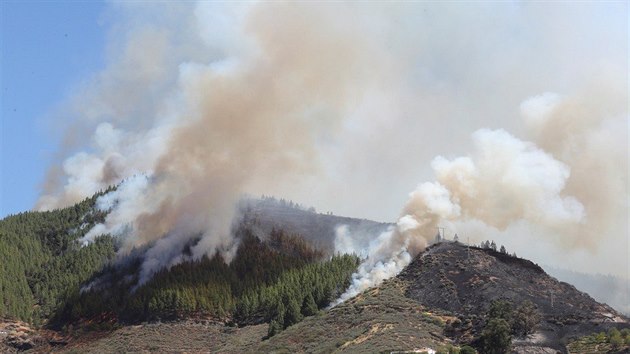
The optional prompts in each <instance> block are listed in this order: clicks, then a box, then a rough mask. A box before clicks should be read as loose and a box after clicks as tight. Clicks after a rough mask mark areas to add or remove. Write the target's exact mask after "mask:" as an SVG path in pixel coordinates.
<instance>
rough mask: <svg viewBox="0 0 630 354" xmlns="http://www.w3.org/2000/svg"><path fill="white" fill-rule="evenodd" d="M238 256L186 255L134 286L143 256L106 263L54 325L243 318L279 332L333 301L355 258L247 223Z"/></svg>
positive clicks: (239, 320)
mask: <svg viewBox="0 0 630 354" xmlns="http://www.w3.org/2000/svg"><path fill="white" fill-rule="evenodd" d="M236 235H237V237H238V238H239V239H240V240H241V243H240V246H239V248H238V251H237V252H236V255H235V257H234V259H233V260H232V262H230V263H229V264H228V263H226V262H225V261H224V259H223V257H221V255H220V254H216V255H215V256H214V257H212V258H209V257H203V258H202V259H200V260H197V261H187V262H184V263H181V264H179V265H176V266H174V267H172V268H170V269H168V270H162V271H161V272H159V273H157V274H156V275H155V276H154V277H153V278H152V279H151V280H150V281H149V282H147V283H146V284H143V285H141V286H140V287H137V288H136V282H137V279H136V278H135V277H136V276H137V267H138V264H139V262H131V263H130V265H129V266H128V267H126V268H120V267H118V268H115V267H107V268H106V269H104V270H103V271H102V272H100V274H99V275H98V276H97V278H96V279H99V278H103V277H105V278H106V280H105V281H99V284H98V285H95V286H94V287H92V288H91V289H90V290H87V291H83V292H80V291H79V290H78V289H76V290H75V292H74V293H73V294H72V296H70V297H69V298H68V301H67V303H66V305H65V306H63V307H62V308H61V309H60V312H59V313H58V315H57V316H56V318H55V323H58V324H67V323H74V322H76V321H80V320H83V319H88V320H92V319H98V320H103V319H105V320H106V321H111V320H117V321H120V322H123V323H135V322H139V321H146V320H157V319H160V320H164V319H177V318H185V317H188V316H205V317H211V318H214V319H218V320H222V321H227V322H233V323H238V324H253V323H262V322H269V321H272V324H273V325H272V327H273V328H272V329H270V334H274V333H276V332H278V331H280V330H282V329H284V328H286V327H288V326H290V325H291V324H293V323H297V322H299V321H300V320H301V319H302V318H303V317H304V316H309V315H313V314H315V313H316V312H317V311H318V309H320V308H323V307H325V306H327V305H328V304H329V303H330V301H332V300H334V299H335V298H336V297H337V296H339V294H340V293H341V292H343V291H344V290H345V288H346V287H347V286H348V285H349V280H350V276H351V274H352V273H353V272H354V270H355V269H356V267H357V265H358V259H357V258H356V257H355V256H349V255H344V256H334V257H332V258H330V259H324V255H323V254H322V253H321V252H320V251H318V250H316V249H313V248H312V247H311V246H309V245H308V244H307V243H306V242H305V241H304V240H303V239H302V238H301V237H299V236H295V235H287V234H285V233H284V232H282V231H279V230H273V231H272V233H271V235H269V236H268V238H267V240H265V241H261V240H260V239H259V238H257V237H255V236H254V235H253V234H252V232H251V230H250V229H249V228H246V227H243V228H241V229H239V230H238V231H237V232H236Z"/></svg>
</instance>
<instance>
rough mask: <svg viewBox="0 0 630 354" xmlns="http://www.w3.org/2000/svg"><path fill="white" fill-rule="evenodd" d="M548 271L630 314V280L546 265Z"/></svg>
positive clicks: (598, 299)
mask: <svg viewBox="0 0 630 354" xmlns="http://www.w3.org/2000/svg"><path fill="white" fill-rule="evenodd" d="M544 268H545V270H546V271H547V273H549V274H551V275H552V276H554V277H556V278H558V279H559V280H562V281H564V282H567V283H569V284H571V285H573V286H575V287H576V288H578V289H579V290H580V291H584V292H586V293H588V294H589V295H590V296H592V297H593V298H594V299H595V300H597V301H599V302H603V303H605V304H608V305H610V306H612V307H614V308H615V309H616V310H618V311H621V312H622V313H623V314H625V315H626V316H630V280H628V279H622V278H619V277H615V276H612V275H603V274H586V273H580V272H574V271H572V270H568V269H562V268H556V267H550V266H544Z"/></svg>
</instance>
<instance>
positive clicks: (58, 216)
mask: <svg viewBox="0 0 630 354" xmlns="http://www.w3.org/2000/svg"><path fill="white" fill-rule="evenodd" d="M99 195H100V194H97V195H95V196H93V197H91V198H88V199H86V200H84V201H82V202H80V203H78V204H76V205H74V206H72V207H69V208H65V209H60V210H54V211H49V212H25V213H20V214H17V215H12V216H9V217H6V218H5V219H3V220H0V260H1V261H0V316H1V317H11V318H18V319H22V320H25V321H29V322H31V323H34V324H39V323H40V322H41V321H42V319H45V318H47V317H49V316H50V315H51V314H52V313H53V311H55V309H56V308H57V306H58V305H59V304H61V303H63V302H65V300H66V297H67V294H68V290H69V289H73V288H77V287H78V286H79V284H81V283H82V282H84V281H86V280H88V279H89V278H90V277H91V276H92V275H93V274H94V272H95V271H97V270H99V269H101V268H102V266H103V264H104V263H105V262H106V261H107V260H108V259H110V258H111V257H112V256H113V255H114V242H113V240H112V239H111V238H110V237H108V236H103V237H101V238H99V239H98V240H97V241H96V242H94V243H92V244H90V245H89V246H86V247H81V246H80V245H79V244H78V243H77V242H76V240H77V239H78V238H80V237H82V236H83V235H84V234H85V232H87V230H89V229H90V227H91V226H92V225H93V224H94V223H95V222H97V221H100V220H102V218H103V217H104V215H103V214H102V213H99V212H96V211H95V210H94V209H93V205H94V202H95V200H96V198H97V197H98V196H99Z"/></svg>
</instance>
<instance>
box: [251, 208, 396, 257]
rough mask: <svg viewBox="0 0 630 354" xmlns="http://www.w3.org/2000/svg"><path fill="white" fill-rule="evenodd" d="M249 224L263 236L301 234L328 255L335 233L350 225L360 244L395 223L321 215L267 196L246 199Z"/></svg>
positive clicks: (332, 246) (309, 209)
mask: <svg viewBox="0 0 630 354" xmlns="http://www.w3.org/2000/svg"><path fill="white" fill-rule="evenodd" d="M240 209H241V211H242V214H243V220H244V223H245V224H248V225H253V227H254V229H256V230H258V231H259V233H260V234H262V235H265V234H269V232H271V230H272V229H273V228H278V229H282V230H284V231H285V232H288V233H293V234H298V235H301V236H302V237H304V238H305V239H306V240H308V241H309V242H310V243H311V244H313V245H314V246H315V247H316V248H318V249H320V250H323V251H325V252H327V253H332V252H333V251H334V240H335V230H336V228H337V227H338V226H341V225H346V226H347V227H348V231H349V232H350V233H351V234H352V235H353V237H354V238H357V242H361V241H365V243H366V244H367V242H368V241H369V239H370V238H371V237H374V235H378V234H380V233H381V232H383V231H385V230H386V229H387V228H388V227H389V226H390V225H391V224H388V223H380V222H375V221H371V220H366V219H356V218H350V217H343V216H337V215H333V214H330V213H317V212H316V211H315V209H314V208H312V207H311V208H304V207H301V206H300V205H298V204H294V203H293V202H290V201H285V200H283V199H280V200H278V199H276V198H273V197H265V198H263V199H245V200H243V201H242V202H241V207H240Z"/></svg>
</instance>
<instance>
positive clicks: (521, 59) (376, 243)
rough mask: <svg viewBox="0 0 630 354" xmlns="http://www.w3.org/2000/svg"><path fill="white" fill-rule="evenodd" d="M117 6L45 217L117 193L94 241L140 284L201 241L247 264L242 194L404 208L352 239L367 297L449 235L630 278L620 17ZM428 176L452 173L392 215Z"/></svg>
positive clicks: (342, 243) (348, 241) (411, 7)
mask: <svg viewBox="0 0 630 354" xmlns="http://www.w3.org/2000/svg"><path fill="white" fill-rule="evenodd" d="M620 6H621V7H624V6H625V5H620ZM109 11H110V16H111V17H113V18H116V19H118V21H117V22H115V23H114V24H112V26H111V34H110V44H109V47H108V55H109V56H108V62H107V66H106V68H105V69H104V70H103V71H102V72H100V73H98V74H97V75H96V76H95V77H94V78H93V79H92V80H91V81H89V82H87V83H85V84H84V86H81V87H80V88H79V90H78V91H79V92H77V94H76V95H75V97H73V98H72V99H71V100H70V101H69V103H68V104H67V107H66V111H67V115H68V116H70V117H73V118H74V120H73V121H72V122H71V125H70V127H71V128H70V129H69V132H68V134H67V136H66V138H65V141H64V148H63V150H62V152H61V153H60V154H61V156H62V162H61V163H59V164H58V165H59V166H61V168H60V169H59V168H54V167H53V168H52V169H51V171H50V173H49V176H48V179H47V181H46V183H45V186H44V187H45V190H44V193H43V194H42V197H41V198H40V200H39V201H38V204H37V208H38V209H42V210H45V209H51V208H56V207H61V206H65V205H69V204H71V203H73V202H76V201H78V200H80V199H82V198H85V197H88V196H90V195H92V194H94V193H95V192H97V191H99V190H104V189H105V188H107V187H108V186H110V185H116V184H118V185H119V186H118V189H117V190H116V191H114V192H111V193H109V194H108V195H105V196H103V197H101V198H99V200H98V202H97V207H98V208H100V209H102V210H110V212H109V214H108V216H107V218H106V220H105V222H104V223H103V224H99V225H96V226H95V227H94V228H93V229H92V230H90V231H89V232H88V233H87V235H86V236H85V237H84V238H83V241H84V242H91V240H93V239H94V238H95V237H98V236H99V235H101V234H106V233H109V234H112V235H115V236H117V237H118V238H119V240H120V242H121V245H122V247H121V249H120V256H125V255H126V254H129V253H130V252H131V251H132V250H133V249H134V248H135V249H138V248H140V247H147V251H146V254H145V262H144V264H143V267H142V272H143V274H142V279H144V280H146V279H147V278H148V277H149V276H150V275H151V274H152V273H153V272H154V271H155V270H157V269H159V268H160V267H164V266H169V265H172V264H176V263H178V262H180V261H182V257H183V256H182V250H183V248H184V247H185V245H186V244H189V243H190V242H194V244H193V247H192V257H200V256H201V255H203V254H212V253H213V252H215V251H217V250H218V251H221V252H223V253H224V255H225V256H226V258H228V259H229V257H230V254H231V253H232V252H233V251H234V247H235V246H236V242H237V241H235V240H234V239H233V238H232V237H231V234H230V228H231V223H232V220H233V219H234V216H235V212H236V211H235V204H236V202H237V200H238V199H239V198H240V196H241V195H242V194H244V193H251V194H254V195H256V194H260V193H264V194H275V195H281V196H285V197H289V198H291V199H293V200H300V201H301V202H303V203H305V204H309V205H316V206H318V207H319V208H320V209H325V210H334V211H336V212H337V213H341V214H347V215H352V216H361V217H369V218H375V219H380V220H388V219H390V220H391V219H393V218H395V217H398V216H399V219H398V221H397V223H396V225H395V226H394V227H393V228H392V229H391V230H389V231H388V232H386V233H384V234H382V235H374V237H372V239H371V240H370V242H368V243H361V242H358V241H356V239H361V240H363V239H365V237H361V238H358V237H355V236H353V235H350V234H349V233H348V232H347V230H344V229H343V228H340V229H339V230H338V240H337V241H338V242H337V245H338V250H340V251H344V250H345V251H355V252H357V253H361V254H363V255H364V256H365V257H366V261H365V263H364V264H362V265H361V267H360V269H359V272H358V273H357V275H356V276H355V285H354V286H353V289H354V290H351V291H358V290H357V289H363V288H365V287H366V286H369V285H370V284H372V285H373V284H376V283H378V282H379V281H381V280H382V279H384V278H386V277H388V276H391V275H392V274H395V273H396V272H398V271H399V270H400V269H401V268H402V267H403V266H404V265H405V264H407V263H408V262H409V261H410V260H411V258H412V257H413V256H414V255H416V254H417V253H418V252H419V251H421V250H422V249H423V248H424V247H426V244H427V241H429V240H431V239H432V238H433V236H434V235H435V233H436V232H437V229H436V227H437V226H438V225H439V226H446V227H448V229H449V231H450V232H455V231H458V232H460V233H461V234H462V235H465V236H466V237H470V238H471V240H473V241H475V240H477V241H479V240H481V239H485V238H490V237H495V236H496V237H503V239H502V241H504V242H505V243H506V245H508V246H512V247H513V248H517V249H518V250H519V253H523V255H528V254H527V253H526V252H525V251H521V250H522V249H524V248H526V246H527V245H529V244H531V242H534V241H532V240H535V242H540V243H541V244H545V245H546V246H547V247H546V248H545V249H547V250H550V251H546V252H547V253H546V254H544V255H542V256H541V257H544V258H547V260H549V259H556V258H558V259H559V262H566V264H567V265H568V266H571V267H580V266H583V267H584V264H585V262H583V261H584V259H587V258H588V257H592V256H593V255H597V257H599V259H600V260H601V262H598V263H597V265H596V266H598V267H601V268H599V269H594V270H599V271H605V270H608V271H614V272H617V274H622V275H623V276H626V277H627V271H626V270H625V269H624V268H627V262H626V261H625V259H627V254H628V252H627V250H626V248H627V240H625V241H624V239H625V238H624V236H625V235H627V211H628V172H627V124H628V114H627V107H626V101H627V88H626V86H625V85H626V84H625V80H623V79H620V78H622V77H627V75H620V74H619V73H620V72H621V71H623V72H625V70H627V67H626V66H627V60H626V59H627V58H626V55H627V51H626V50H625V49H627V48H626V47H624V46H627V43H626V42H627V41H625V37H626V27H625V25H626V22H624V21H623V20H619V19H618V18H617V17H613V18H612V19H611V18H609V17H608V15H609V13H610V12H611V11H612V12H613V13H624V12H623V10H618V9H617V10H615V9H613V10H611V9H608V8H603V7H602V8H600V7H592V8H591V7H588V8H585V7H580V6H574V7H567V6H565V5H560V4H550V5H547V6H542V5H540V4H490V3H488V4H458V5H457V6H455V5H453V4H428V3H417V4H400V5H397V6H389V5H386V4H362V5H355V4H344V3H334V4H326V5H323V4H315V3H299V4H288V3H258V4H237V5H230V4H218V3H208V2H200V3H197V4H193V3H183V4H176V3H173V4H163V6H154V5H151V4H143V3H113V4H112V5H111V6H110V9H109ZM594 15H597V16H604V17H603V18H606V21H605V26H603V25H602V23H600V22H598V20H597V18H599V17H597V16H594ZM575 38H581V40H580V41H575ZM572 39H573V41H572ZM618 43H622V45H621V46H619V45H618ZM576 53H577V54H576ZM593 63H597V64H596V65H593ZM549 90H552V91H557V92H560V93H561V94H555V93H545V92H547V91H549ZM532 95H535V96H532ZM537 95H539V96H537ZM528 97H529V98H528ZM521 102H522V104H520V103H521ZM519 104H520V113H521V118H522V119H519V118H518V110H519ZM471 132H474V133H473V135H472V139H470V133H471ZM85 137H89V138H88V139H86V138H85ZM465 152H470V153H469V154H466V153H465ZM437 155H440V156H438V157H435V158H433V156H437ZM459 155H464V156H462V157H457V158H452V157H449V156H459ZM431 158H433V160H432V162H431V167H432V170H433V171H432V172H433V174H434V177H431V175H430V173H428V172H427V170H428V169H427V168H425V166H428V162H429V161H431ZM420 180H434V181H433V182H427V183H422V184H420V185H419V186H418V187H417V189H416V190H415V191H413V192H412V193H411V195H410V196H409V200H408V201H407V203H406V204H405V206H404V208H403V210H402V212H401V213H400V214H398V215H396V214H395V213H398V212H399V210H400V204H401V203H402V202H404V198H405V197H404V195H405V193H407V192H408V190H410V189H412V188H413V186H414V185H415V184H417V182H418V181H420ZM197 240H198V241H197ZM619 242H625V243H624V244H623V246H625V247H619V246H615V243H619ZM520 246H522V247H520ZM558 250H560V252H558ZM567 250H569V251H567ZM531 255H534V253H533V251H532V254H530V256H531ZM624 255H625V256H626V257H625V258H624ZM561 257H567V258H564V259H561ZM589 270H590V269H589Z"/></svg>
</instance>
